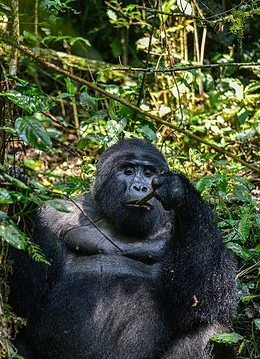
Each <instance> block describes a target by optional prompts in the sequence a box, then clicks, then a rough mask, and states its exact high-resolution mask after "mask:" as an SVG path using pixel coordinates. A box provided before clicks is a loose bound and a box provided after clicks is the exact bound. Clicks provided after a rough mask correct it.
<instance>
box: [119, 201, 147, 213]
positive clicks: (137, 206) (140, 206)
mask: <svg viewBox="0 0 260 359" xmlns="http://www.w3.org/2000/svg"><path fill="white" fill-rule="evenodd" d="M136 202H137V201H131V202H126V203H125V205H126V206H127V207H131V208H138V209H145V210H146V211H150V210H151V209H152V208H153V206H152V205H151V204H150V203H148V202H146V203H144V204H136Z"/></svg>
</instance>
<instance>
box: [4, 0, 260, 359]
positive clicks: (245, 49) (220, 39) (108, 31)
mask: <svg viewBox="0 0 260 359" xmlns="http://www.w3.org/2000/svg"><path fill="white" fill-rule="evenodd" d="M259 15H260V0H222V1H217V0H157V1H150V0H136V1H126V0H110V1H102V0H90V1H84V0H80V1H77V0H58V1H57V0H0V237H1V239H0V358H18V359H21V358H22V356H20V355H19V352H18V353H17V350H16V348H15V346H14V345H13V343H12V340H13V339H14V338H15V336H16V334H17V333H18V332H19V330H20V328H22V327H23V326H24V325H25V321H26V319H25V318H21V317H18V316H17V315H16V313H14V311H13V309H12V308H11V307H10V306H9V304H8V296H9V287H8V279H7V278H8V275H9V273H10V272H11V271H12V266H11V263H10V261H9V260H8V252H9V249H10V247H15V248H17V249H19V250H21V251H25V252H26V253H27V255H28V256H31V257H32V258H33V259H34V260H35V261H39V262H43V263H44V262H45V261H46V260H45V258H44V255H43V254H42V250H41V248H40V247H39V246H38V245H37V244H36V243H34V242H33V241H32V240H31V238H29V237H28V236H27V235H26V234H25V233H24V232H23V231H22V230H21V228H20V227H19V225H18V221H19V218H20V216H21V214H23V213H30V211H32V210H33V209H34V208H36V207H38V206H41V205H44V203H45V202H46V201H47V200H48V201H49V203H50V205H51V206H53V208H55V209H57V210H59V211H61V212H63V211H65V210H66V209H65V208H63V206H62V202H60V201H59V199H60V198H66V199H70V198H74V197H75V196H78V195H80V194H82V193H85V192H87V191H88V190H89V189H90V188H91V184H92V183H93V182H94V176H95V171H96V165H97V162H98V159H99V157H100V155H101V154H102V152H103V151H104V150H105V149H106V148H107V147H108V146H110V145H112V144H114V143H115V142H117V141H118V140H120V139H124V138H144V139H146V140H148V141H150V142H152V143H153V144H155V145H156V146H157V147H158V148H159V149H160V151H162V153H163V154H164V156H165V157H166V159H167V161H168V163H169V166H170V168H171V169H172V170H176V171H180V172H182V173H184V174H185V175H187V176H188V177H189V178H190V179H191V181H192V182H193V184H194V185H195V186H196V188H197V190H198V191H199V192H200V193H201V194H202V196H203V198H204V199H205V200H206V201H207V202H208V203H210V204H211V206H212V207H213V208H214V212H215V213H216V215H217V220H218V226H219V228H220V229H221V230H222V233H223V236H224V241H225V244H226V246H227V247H228V248H229V249H230V250H231V251H232V252H233V254H234V256H235V258H236V261H237V263H238V271H237V288H238V300H239V306H238V313H237V316H236V319H235V320H234V323H233V332H232V333H224V334H220V335H219V336H218V337H216V338H214V340H216V341H219V342H221V343H227V344H230V345H233V346H234V348H235V351H236V355H237V358H239V359H257V358H259V357H260V340H259V338H260V276H259V274H260V236H259V224H260V217H259V198H260V192H259V173H260V170H259V143H260V142H259V134H260V60H259V59H260V38H259V32H260V18H259ZM14 209H15V210H14ZM46 265H47V264H46ZM25 359H26V358H25Z"/></svg>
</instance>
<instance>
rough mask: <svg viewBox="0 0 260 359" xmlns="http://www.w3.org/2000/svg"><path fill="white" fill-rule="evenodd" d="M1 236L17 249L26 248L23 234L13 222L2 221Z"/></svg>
mask: <svg viewBox="0 0 260 359" xmlns="http://www.w3.org/2000/svg"><path fill="white" fill-rule="evenodd" d="M0 237H2V238H3V239H4V240H5V241H6V242H7V243H9V244H10V245H11V246H13V247H15V248H17V249H25V241H24V240H23V237H22V234H21V233H20V232H19V230H18V229H17V228H16V226H15V225H14V224H12V223H0Z"/></svg>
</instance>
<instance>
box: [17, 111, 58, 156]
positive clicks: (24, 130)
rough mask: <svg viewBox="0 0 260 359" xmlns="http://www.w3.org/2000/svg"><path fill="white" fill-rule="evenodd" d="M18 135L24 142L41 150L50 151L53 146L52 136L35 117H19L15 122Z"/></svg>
mask: <svg viewBox="0 0 260 359" xmlns="http://www.w3.org/2000/svg"><path fill="white" fill-rule="evenodd" d="M15 129H16V131H17V134H18V135H19V136H20V137H21V138H22V139H23V141H24V142H26V143H28V144H30V145H31V146H33V147H35V148H37V149H39V150H48V149H50V148H51V146H52V142H51V139H50V136H49V135H48V133H47V131H46V129H45V128H44V126H43V125H42V123H41V122H40V121H39V120H37V119H36V118H34V117H30V116H24V117H18V118H17V119H16V121H15Z"/></svg>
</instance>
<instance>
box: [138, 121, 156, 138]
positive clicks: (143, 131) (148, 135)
mask: <svg viewBox="0 0 260 359" xmlns="http://www.w3.org/2000/svg"><path fill="white" fill-rule="evenodd" d="M137 132H139V133H141V134H142V135H143V136H144V137H145V138H147V139H148V140H150V141H155V140H157V136H156V133H154V132H153V130H152V129H151V128H150V127H149V126H147V125H145V126H142V127H138V129H137Z"/></svg>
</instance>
